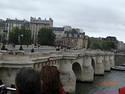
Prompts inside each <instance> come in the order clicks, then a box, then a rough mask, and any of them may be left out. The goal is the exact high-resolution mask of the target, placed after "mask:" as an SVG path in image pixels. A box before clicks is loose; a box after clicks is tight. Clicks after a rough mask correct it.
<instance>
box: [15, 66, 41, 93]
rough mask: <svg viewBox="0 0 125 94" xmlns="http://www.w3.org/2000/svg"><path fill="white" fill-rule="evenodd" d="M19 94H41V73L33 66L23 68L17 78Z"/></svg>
mask: <svg viewBox="0 0 125 94" xmlns="http://www.w3.org/2000/svg"><path fill="white" fill-rule="evenodd" d="M15 84H16V92H17V94H41V93H42V90H41V89H42V88H41V78H40V74H39V73H38V72H37V71H35V70H33V69H32V68H22V69H20V70H19V72H18V73H17V74H16V78H15Z"/></svg>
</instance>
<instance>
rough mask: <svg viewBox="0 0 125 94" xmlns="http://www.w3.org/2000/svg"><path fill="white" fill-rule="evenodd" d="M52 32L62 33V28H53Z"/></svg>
mask: <svg viewBox="0 0 125 94" xmlns="http://www.w3.org/2000/svg"><path fill="white" fill-rule="evenodd" d="M53 31H55V32H56V31H57V32H58V31H60V32H61V31H64V27H53Z"/></svg>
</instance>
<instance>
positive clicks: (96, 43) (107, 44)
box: [88, 38, 117, 50]
mask: <svg viewBox="0 0 125 94" xmlns="http://www.w3.org/2000/svg"><path fill="white" fill-rule="evenodd" d="M116 43H117V42H116V41H112V40H109V39H108V40H107V39H99V38H90V39H89V43H88V48H90V49H101V50H112V49H116V48H117V47H116Z"/></svg>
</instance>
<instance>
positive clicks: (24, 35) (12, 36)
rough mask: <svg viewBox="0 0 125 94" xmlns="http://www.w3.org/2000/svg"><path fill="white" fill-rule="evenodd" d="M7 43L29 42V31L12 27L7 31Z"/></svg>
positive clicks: (25, 43)
mask: <svg viewBox="0 0 125 94" xmlns="http://www.w3.org/2000/svg"><path fill="white" fill-rule="evenodd" d="M9 43H13V44H24V45H29V44H31V31H30V30H28V29H25V28H24V27H22V28H21V29H19V28H18V27H14V28H13V29H12V31H11V32H10V33H9Z"/></svg>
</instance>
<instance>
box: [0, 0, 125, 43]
mask: <svg viewBox="0 0 125 94" xmlns="http://www.w3.org/2000/svg"><path fill="white" fill-rule="evenodd" d="M30 16H33V17H41V18H42V19H44V18H49V17H51V18H53V20H54V26H65V25H70V26H72V27H76V28H77V27H78V28H81V29H82V30H84V31H85V33H86V34H87V35H89V36H94V37H106V36H116V37H117V38H118V40H121V41H124V42H125V0H0V18H1V19H6V18H18V19H24V18H25V19H27V20H29V19H30Z"/></svg>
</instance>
